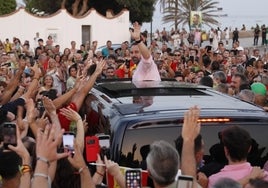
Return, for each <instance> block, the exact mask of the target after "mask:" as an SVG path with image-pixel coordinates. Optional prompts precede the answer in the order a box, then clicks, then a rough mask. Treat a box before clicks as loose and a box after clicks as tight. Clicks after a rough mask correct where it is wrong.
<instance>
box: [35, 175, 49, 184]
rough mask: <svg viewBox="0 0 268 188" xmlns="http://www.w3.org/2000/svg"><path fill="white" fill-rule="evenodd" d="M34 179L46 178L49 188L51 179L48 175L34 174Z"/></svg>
mask: <svg viewBox="0 0 268 188" xmlns="http://www.w3.org/2000/svg"><path fill="white" fill-rule="evenodd" d="M36 177H43V178H46V179H47V183H48V187H51V179H50V177H49V176H48V175H46V174H43V173H34V175H33V178H36Z"/></svg>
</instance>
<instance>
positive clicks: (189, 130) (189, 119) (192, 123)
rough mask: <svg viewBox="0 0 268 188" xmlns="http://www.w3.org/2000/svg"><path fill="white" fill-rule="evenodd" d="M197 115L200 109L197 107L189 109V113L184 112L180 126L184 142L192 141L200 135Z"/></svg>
mask: <svg viewBox="0 0 268 188" xmlns="http://www.w3.org/2000/svg"><path fill="white" fill-rule="evenodd" d="M199 115H200V109H199V108H198V107H197V106H194V107H191V108H190V109H189V111H187V112H185V114H184V122H183V126H182V137H183V140H184V141H187V140H194V139H195V138H196V137H197V136H198V134H199V133H200V123H199V122H198V118H199Z"/></svg>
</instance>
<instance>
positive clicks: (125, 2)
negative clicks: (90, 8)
mask: <svg viewBox="0 0 268 188" xmlns="http://www.w3.org/2000/svg"><path fill="white" fill-rule="evenodd" d="M116 1H117V2H118V3H119V4H120V5H122V6H123V7H125V8H127V9H128V10H129V11H130V22H131V23H133V22H135V21H138V22H140V23H143V22H151V21H152V17H153V13H154V10H155V8H154V4H155V3H156V1H157V0H116Z"/></svg>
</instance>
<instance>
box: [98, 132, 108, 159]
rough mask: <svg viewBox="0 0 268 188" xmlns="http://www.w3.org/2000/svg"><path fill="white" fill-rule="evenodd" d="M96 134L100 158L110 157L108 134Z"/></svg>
mask: <svg viewBox="0 0 268 188" xmlns="http://www.w3.org/2000/svg"><path fill="white" fill-rule="evenodd" d="M96 136H97V137H98V139H99V145H100V157H101V159H102V160H104V156H106V157H107V159H110V135H105V134H99V135H96Z"/></svg>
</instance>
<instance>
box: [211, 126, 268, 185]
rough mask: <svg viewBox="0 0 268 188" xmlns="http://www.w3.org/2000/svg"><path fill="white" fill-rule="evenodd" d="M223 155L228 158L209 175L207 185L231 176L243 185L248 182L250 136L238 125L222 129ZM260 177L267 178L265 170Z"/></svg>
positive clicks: (267, 174) (250, 168)
mask: <svg viewBox="0 0 268 188" xmlns="http://www.w3.org/2000/svg"><path fill="white" fill-rule="evenodd" d="M222 142H223V144H224V152H225V156H226V158H227V159H228V165H226V166H225V167H224V168H223V169H222V170H221V171H220V172H218V173H216V174H214V175H211V176H210V177H209V184H208V187H209V188H211V187H212V186H213V185H214V184H215V183H216V182H217V181H218V180H219V179H221V178H224V177H225V178H231V179H233V180H236V181H239V182H240V183H242V184H243V185H244V184H246V183H248V181H249V178H251V176H250V174H251V172H252V170H253V167H252V166H251V164H250V163H248V162H247V156H248V153H249V151H250V149H251V137H250V135H249V133H248V132H247V131H246V130H244V129H242V128H241V127H238V126H231V127H228V128H226V129H225V130H223V131H222ZM260 178H264V179H265V180H268V173H267V172H266V171H265V172H264V173H262V174H261V175H260Z"/></svg>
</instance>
